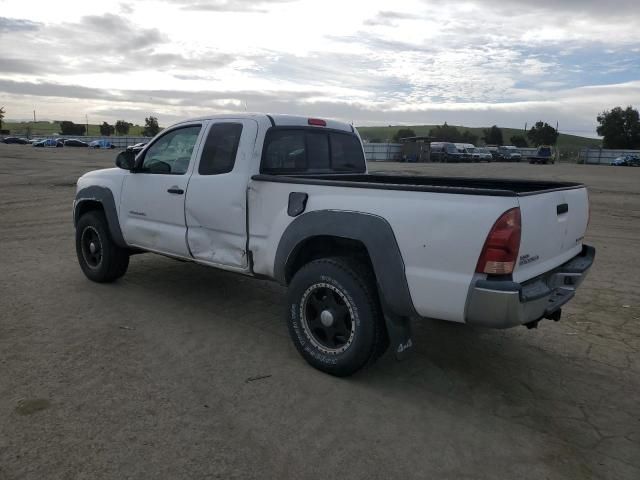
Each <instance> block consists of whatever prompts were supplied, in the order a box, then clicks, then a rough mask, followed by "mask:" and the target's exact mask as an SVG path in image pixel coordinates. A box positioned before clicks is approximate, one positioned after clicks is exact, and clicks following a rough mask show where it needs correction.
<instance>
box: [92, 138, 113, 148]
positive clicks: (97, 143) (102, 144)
mask: <svg viewBox="0 0 640 480" xmlns="http://www.w3.org/2000/svg"><path fill="white" fill-rule="evenodd" d="M89 148H116V146H115V145H114V144H113V143H111V142H110V141H109V140H94V141H93V142H89Z"/></svg>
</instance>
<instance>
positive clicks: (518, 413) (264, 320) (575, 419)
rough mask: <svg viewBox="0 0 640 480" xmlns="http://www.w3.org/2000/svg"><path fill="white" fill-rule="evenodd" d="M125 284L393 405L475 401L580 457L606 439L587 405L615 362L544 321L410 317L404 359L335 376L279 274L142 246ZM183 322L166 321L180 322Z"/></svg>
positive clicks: (611, 385)
mask: <svg viewBox="0 0 640 480" xmlns="http://www.w3.org/2000/svg"><path fill="white" fill-rule="evenodd" d="M122 285H127V289H128V290H131V291H132V292H133V295H135V296H136V297H138V298H151V299H153V298H154V297H155V298H157V299H163V301H166V299H167V298H169V299H175V302H180V303H185V304H189V305H196V306H197V310H195V311H193V310H192V311H191V312H190V318H189V320H188V321H189V322H191V324H192V327H194V328H205V327H206V328H207V329H206V330H204V333H203V335H218V334H219V333H218V329H215V328H213V329H211V328H210V327H211V326H214V327H215V325H216V324H219V322H223V324H224V325H220V326H221V327H222V326H224V329H225V331H226V332H231V334H232V335H233V337H234V338H237V337H239V336H242V335H245V334H246V335H249V336H253V335H255V336H256V337H259V338H261V340H260V341H261V342H263V343H264V342H265V338H264V333H265V332H266V333H267V334H268V335H267V337H268V336H269V335H271V336H272V337H271V338H272V339H273V343H274V347H273V348H283V345H288V348H289V351H288V353H287V354H286V356H285V357H286V358H283V359H282V360H281V362H283V363H282V365H281V366H282V368H284V369H286V371H287V372H288V375H296V372H298V373H299V372H300V371H303V372H304V373H303V375H304V376H311V378H313V379H314V381H318V382H322V383H323V384H325V385H327V386H334V387H336V388H340V389H365V390H367V391H370V392H371V394H372V395H375V396H376V397H382V398H386V399H391V400H392V401H393V402H396V404H397V405H398V406H399V408H402V407H403V406H407V407H408V406H409V405H411V406H415V405H418V406H419V405H429V408H440V409H443V410H452V409H453V410H455V409H467V410H466V411H470V410H472V411H473V412H474V413H473V415H474V416H477V415H481V416H489V417H490V418H494V419H495V421H497V422H507V423H508V424H516V425H517V426H518V428H519V427H524V428H527V429H530V430H531V431H533V432H535V433H536V434H538V435H543V436H544V437H545V438H546V437H548V439H549V441H552V442H554V443H558V444H559V445H561V446H562V448H564V449H570V450H571V451H572V454H573V455H578V456H580V457H584V455H585V452H587V451H588V450H590V449H593V448H596V447H597V446H598V445H599V443H600V442H601V441H602V435H601V434H600V433H599V431H598V430H597V429H596V428H595V427H593V426H592V425H591V424H590V422H589V420H588V415H589V412H590V411H597V410H598V409H600V408H602V407H601V404H602V402H603V400H604V399H605V398H606V397H607V395H608V392H611V391H617V390H618V389H619V380H616V376H615V375H614V373H615V372H613V370H612V369H608V368H606V367H603V366H602V365H595V364H593V363H592V362H590V361H589V360H588V358H587V357H586V349H587V348H588V345H587V344H585V345H584V350H585V351H582V347H579V348H576V349H574V350H573V351H572V355H567V354H566V351H564V350H563V349H564V344H563V342H566V341H567V337H563V336H562V335H559V333H561V332H560V328H559V325H558V324H556V323H554V322H550V321H549V322H542V323H541V326H540V328H539V329H538V330H532V331H529V330H527V329H525V328H524V327H522V328H515V329H510V330H504V331H497V330H485V329H479V328H473V327H469V326H466V325H461V324H453V323H449V322H442V321H436V320H424V319H415V320H414V321H413V331H414V344H415V351H414V352H413V354H412V355H411V356H410V357H409V358H408V359H407V360H406V361H403V362H397V361H396V360H395V359H394V357H393V355H392V354H391V353H389V352H387V354H386V355H384V356H383V357H382V358H381V359H380V360H379V361H378V362H377V363H376V364H375V365H374V366H372V367H371V368H369V369H367V370H365V371H362V372H360V373H358V374H356V375H355V376H353V377H351V378H348V379H335V378H332V377H328V376H326V375H324V374H321V373H319V372H316V371H314V370H312V369H311V367H308V366H306V365H305V364H304V361H303V360H302V359H301V358H300V357H299V356H298V355H297V352H295V348H294V347H293V345H292V344H291V342H290V341H289V339H288V332H287V328H286V324H285V321H284V317H285V309H286V305H285V295H286V291H285V289H284V288H282V287H280V286H279V285H277V284H276V283H273V282H268V281H259V280H255V279H250V278H246V277H243V276H240V275H236V274H232V273H227V272H223V271H218V270H214V269H210V268H206V267H201V266H198V265H193V264H185V263H179V262H175V261H171V260H167V259H163V258H160V257H157V256H153V255H144V256H141V257H140V258H135V257H134V259H133V261H132V266H131V268H130V271H129V273H128V274H127V276H125V277H124V279H123V280H122ZM211 312H215V313H216V315H215V316H212V315H211ZM183 321H184V320H183V319H181V318H179V317H177V318H172V319H171V320H170V322H171V323H172V324H174V325H175V327H176V328H180V325H181V323H182V322H183ZM247 327H251V328H249V329H248V328H247ZM214 332H215V333H214ZM252 332H253V333H252ZM278 337H285V338H278ZM266 341H269V340H268V338H267V340H266ZM574 342H575V340H574ZM284 362H286V363H287V365H285V364H284ZM290 362H299V363H297V364H295V365H290V364H289V363H290ZM268 373H272V372H268Z"/></svg>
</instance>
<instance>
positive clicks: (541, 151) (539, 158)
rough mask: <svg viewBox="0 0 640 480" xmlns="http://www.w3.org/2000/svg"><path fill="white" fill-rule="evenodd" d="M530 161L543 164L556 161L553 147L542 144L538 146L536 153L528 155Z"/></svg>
mask: <svg viewBox="0 0 640 480" xmlns="http://www.w3.org/2000/svg"><path fill="white" fill-rule="evenodd" d="M527 159H528V160H529V163H531V164H534V163H539V164H541V165H543V164H544V165H546V164H547V163H555V161H556V160H555V158H554V152H553V147H551V146H549V145H541V146H540V147H538V150H537V151H536V154H535V155H531V156H529V157H527Z"/></svg>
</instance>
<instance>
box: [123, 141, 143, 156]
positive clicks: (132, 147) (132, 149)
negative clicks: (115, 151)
mask: <svg viewBox="0 0 640 480" xmlns="http://www.w3.org/2000/svg"><path fill="white" fill-rule="evenodd" d="M146 144H147V142H140V143H136V144H135V145H129V146H127V148H126V150H127V151H128V152H133V153H135V154H138V153H140V152H141V151H142V149H143V148H144V146H145V145H146Z"/></svg>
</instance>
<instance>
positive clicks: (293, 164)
mask: <svg viewBox="0 0 640 480" xmlns="http://www.w3.org/2000/svg"><path fill="white" fill-rule="evenodd" d="M260 171H261V173H267V174H295V173H364V172H365V171H366V163H365V158H364V153H363V151H362V145H361V143H360V140H359V139H358V137H357V136H356V135H354V134H352V133H349V132H343V131H340V130H329V129H323V130H319V129H315V128H313V129H310V128H304V127H302V128H288V127H276V128H271V129H270V130H269V131H268V132H267V135H266V137H265V141H264V147H263V150H262V163H261V166H260Z"/></svg>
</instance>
